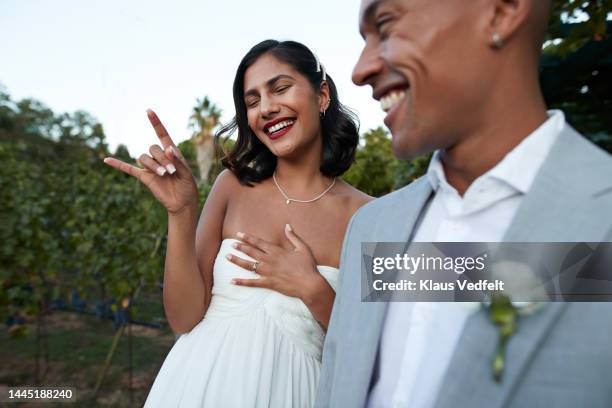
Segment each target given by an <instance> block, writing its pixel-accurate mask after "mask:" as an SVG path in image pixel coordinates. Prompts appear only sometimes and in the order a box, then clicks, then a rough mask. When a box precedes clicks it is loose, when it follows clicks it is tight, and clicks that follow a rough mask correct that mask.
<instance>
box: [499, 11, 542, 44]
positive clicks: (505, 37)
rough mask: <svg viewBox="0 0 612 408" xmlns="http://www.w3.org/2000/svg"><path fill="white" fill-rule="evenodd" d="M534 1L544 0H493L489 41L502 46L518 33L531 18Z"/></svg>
mask: <svg viewBox="0 0 612 408" xmlns="http://www.w3.org/2000/svg"><path fill="white" fill-rule="evenodd" d="M532 1H543V0H491V13H489V17H488V24H487V35H488V39H487V41H488V42H489V44H490V45H491V46H492V47H496V48H501V47H503V45H504V44H505V43H507V42H508V41H510V39H511V38H512V37H513V36H515V35H516V33H517V32H518V31H519V29H520V28H521V27H522V26H523V25H524V24H525V23H526V21H527V20H528V19H529V15H530V13H531V8H532V4H531V2H532Z"/></svg>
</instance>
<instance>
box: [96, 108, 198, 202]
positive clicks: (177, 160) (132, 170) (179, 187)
mask: <svg viewBox="0 0 612 408" xmlns="http://www.w3.org/2000/svg"><path fill="white" fill-rule="evenodd" d="M147 116H148V117H149V121H150V122H151V125H152V126H153V129H155V133H156V134H157V136H158V137H159V141H160V143H161V146H159V145H156V144H155V145H151V147H150V148H149V153H150V155H148V154H146V153H143V154H142V155H141V156H140V157H139V158H138V160H137V161H138V163H139V164H140V165H141V166H142V168H140V167H136V166H132V165H131V164H128V163H125V162H123V161H121V160H118V159H115V158H114V157H107V158H105V159H104V163H106V164H108V165H109V166H111V167H114V168H116V169H117V170H121V171H122V172H124V173H127V174H129V175H130V176H133V177H135V178H137V179H138V180H139V181H140V182H141V183H142V184H144V185H145V186H147V188H148V189H149V190H151V193H153V195H154V196H155V198H157V200H158V201H159V202H160V203H162V205H163V206H164V207H166V209H167V210H168V213H169V214H178V213H180V212H181V211H183V210H184V209H186V208H188V207H189V206H195V207H196V208H197V206H198V187H197V184H196V181H195V178H194V177H193V174H192V173H191V169H190V168H189V165H188V164H187V161H186V160H185V158H184V157H183V155H182V154H181V152H180V150H179V149H178V147H177V146H176V145H175V144H174V142H173V141H172V138H171V137H170V135H169V134H168V132H167V131H166V128H165V127H164V125H163V124H162V123H161V121H160V120H159V118H158V117H157V114H155V112H153V111H152V110H150V109H149V110H147Z"/></svg>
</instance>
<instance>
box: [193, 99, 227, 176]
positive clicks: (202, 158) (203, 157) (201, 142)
mask: <svg viewBox="0 0 612 408" xmlns="http://www.w3.org/2000/svg"><path fill="white" fill-rule="evenodd" d="M220 118H221V110H220V109H219V108H218V107H217V105H215V104H214V103H212V102H211V101H210V100H209V99H208V96H205V97H204V98H203V99H197V100H196V105H195V106H194V107H193V112H192V114H191V117H190V118H189V128H190V129H191V130H192V131H193V137H192V139H193V141H194V145H195V149H196V157H197V163H198V169H199V175H200V178H199V180H200V181H201V182H202V181H210V179H209V176H208V173H209V171H210V169H211V167H212V166H213V162H214V159H215V152H214V140H213V129H214V128H215V127H216V126H217V125H218V124H219V119H220Z"/></svg>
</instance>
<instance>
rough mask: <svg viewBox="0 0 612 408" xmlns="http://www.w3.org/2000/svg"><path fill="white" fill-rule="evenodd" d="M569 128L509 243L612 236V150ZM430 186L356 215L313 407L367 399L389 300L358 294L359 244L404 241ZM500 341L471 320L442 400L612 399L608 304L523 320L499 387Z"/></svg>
mask: <svg viewBox="0 0 612 408" xmlns="http://www.w3.org/2000/svg"><path fill="white" fill-rule="evenodd" d="M566 129H567V130H565V131H564V132H562V133H561V134H560V136H559V138H558V140H557V142H556V143H555V144H554V145H553V147H552V148H551V151H550V153H549V155H548V157H547V158H546V160H545V162H544V164H543V165H542V167H541V169H540V170H539V172H538V174H537V176H536V178H535V180H534V183H533V185H532V187H531V189H530V191H529V192H528V193H527V194H526V196H525V197H524V199H523V202H522V203H521V206H520V207H519V209H518V211H517V214H516V216H515V217H514V219H513V221H512V223H511V225H510V227H509V229H508V231H507V232H506V234H505V237H504V241H508V242H600V241H606V242H609V241H612V157H611V156H610V155H608V154H607V153H606V152H604V151H603V150H601V149H599V148H597V147H596V146H595V145H593V144H592V143H590V142H589V141H587V140H586V139H584V138H583V137H582V136H581V135H579V134H578V133H577V132H575V131H574V130H573V129H571V128H569V126H568V127H567V128H566ZM431 194H432V189H431V187H430V184H429V183H428V182H427V180H426V179H425V178H421V179H419V180H417V181H415V182H413V183H412V184H410V185H409V186H407V187H405V188H403V189H401V190H398V191H396V192H393V193H391V194H389V195H387V196H385V197H382V198H380V199H378V200H374V201H372V202H371V203H369V204H367V205H365V206H364V207H362V208H361V209H360V210H359V211H358V212H357V213H356V214H355V215H354V216H353V219H352V220H351V222H350V224H349V227H348V229H347V233H346V236H345V240H344V245H343V249H342V257H341V262H340V284H339V288H338V292H337V295H336V300H335V303H334V308H333V311H332V315H331V321H330V326H329V330H328V332H327V337H326V340H325V347H324V351H323V367H322V372H321V377H320V382H319V387H318V391H317V398H316V404H315V406H316V407H317V408H326V407H338V408H353V407H355V408H357V407H363V406H364V405H365V403H366V397H367V395H368V391H369V388H370V386H371V381H372V376H373V373H374V366H375V362H376V357H377V351H378V346H379V339H380V335H381V330H382V325H383V321H384V316H385V312H386V309H387V305H388V304H387V303H367V302H361V287H360V285H361V275H360V274H361V260H360V254H361V242H382V241H394V242H399V241H404V242H405V241H407V240H408V239H409V237H410V236H411V233H412V230H413V229H414V227H415V223H416V221H417V219H418V217H419V215H420V213H421V211H422V209H423V206H424V205H425V203H426V202H427V200H428V199H429V197H430V196H431ZM497 340H498V331H497V329H496V328H495V327H494V326H493V324H492V323H490V321H489V320H488V318H487V316H486V314H485V312H484V311H480V312H478V313H476V314H475V315H473V316H471V317H470V318H469V319H468V321H467V323H466V325H465V328H464V329H463V332H462V334H461V337H460V340H459V343H458V345H457V352H456V353H455V354H454V356H453V357H452V359H451V362H450V365H449V368H448V370H447V371H446V373H445V374H444V379H443V382H442V386H441V390H440V393H439V395H438V396H437V401H436V404H435V407H436V408H451V407H453V408H454V407H491V408H495V407H521V408H522V407H530V408H531V407H545V408H553V407H555V408H556V407H568V408H570V407H571V408H576V407H590V408H596V407H602V408H610V407H612V303H549V304H547V305H546V306H545V307H544V308H543V309H541V310H540V311H538V312H537V313H535V314H533V315H530V316H528V317H525V318H523V319H521V321H520V323H519V329H518V332H517V333H516V334H515V335H514V336H512V338H511V339H510V340H509V343H508V347H507V350H506V368H505V372H504V377H503V382H502V384H501V385H498V384H496V383H495V382H494V381H493V380H492V379H491V365H490V364H491V358H492V356H493V354H494V351H495V347H496V345H497ZM409 406H410V405H408V407H409Z"/></svg>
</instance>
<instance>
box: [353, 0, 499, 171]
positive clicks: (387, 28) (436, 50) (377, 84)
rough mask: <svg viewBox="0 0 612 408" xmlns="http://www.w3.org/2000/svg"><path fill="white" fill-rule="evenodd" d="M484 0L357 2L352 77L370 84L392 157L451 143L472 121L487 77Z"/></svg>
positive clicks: (479, 103)
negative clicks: (359, 46)
mask: <svg viewBox="0 0 612 408" xmlns="http://www.w3.org/2000/svg"><path fill="white" fill-rule="evenodd" d="M484 3H487V1H486V0H469V1H465V0H362V3H361V10H360V32H361V34H362V36H363V38H364V40H365V46H364V49H363V51H362V53H361V56H360V57H359V60H358V61H357V64H356V65H355V68H354V70H353V82H354V83H355V84H357V85H370V86H372V91H373V97H374V98H375V99H376V100H379V101H380V102H381V108H382V109H383V110H384V111H385V112H387V116H386V117H385V120H384V121H385V124H386V125H387V127H388V128H389V130H390V131H391V134H392V136H393V151H394V153H395V155H396V156H397V157H399V158H403V159H409V158H413V157H415V156H417V155H420V154H423V153H427V152H430V151H433V150H435V149H438V148H450V147H452V146H453V145H454V144H456V143H457V142H459V141H460V140H461V137H462V136H463V135H464V134H468V133H469V131H470V128H471V127H473V126H475V125H476V124H475V123H474V118H477V117H478V110H479V109H481V107H482V106H483V103H485V101H486V92H487V89H488V86H487V83H488V82H489V80H490V79H489V78H490V76H491V74H490V73H487V68H486V66H483V65H486V64H483V62H484V61H483V58H485V57H486V52H487V50H488V44H487V40H486V38H483V36H482V32H483V31H484V28H485V27H483V24H485V22H486V19H485V18H484V17H486V16H485V14H486V7H485V6H486V4H484Z"/></svg>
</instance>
